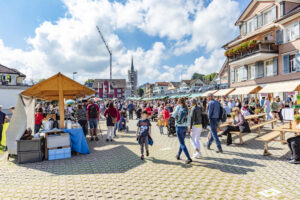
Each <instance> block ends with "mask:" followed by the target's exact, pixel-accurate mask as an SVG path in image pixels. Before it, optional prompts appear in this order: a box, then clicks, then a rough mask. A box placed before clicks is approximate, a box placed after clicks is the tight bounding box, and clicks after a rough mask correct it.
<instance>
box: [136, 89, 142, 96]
mask: <svg viewBox="0 0 300 200" xmlns="http://www.w3.org/2000/svg"><path fill="white" fill-rule="evenodd" d="M137 93H138V95H139V97H142V96H144V90H143V88H139V89H138V91H137Z"/></svg>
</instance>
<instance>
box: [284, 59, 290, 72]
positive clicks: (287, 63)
mask: <svg viewBox="0 0 300 200" xmlns="http://www.w3.org/2000/svg"><path fill="white" fill-rule="evenodd" d="M283 72H284V73H285V74H288V73H290V55H285V56H283Z"/></svg>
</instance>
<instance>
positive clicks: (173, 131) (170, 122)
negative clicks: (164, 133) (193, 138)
mask: <svg viewBox="0 0 300 200" xmlns="http://www.w3.org/2000/svg"><path fill="white" fill-rule="evenodd" d="M167 128H168V136H170V135H175V134H176V127H175V118H174V117H170V119H169V120H168V125H167Z"/></svg>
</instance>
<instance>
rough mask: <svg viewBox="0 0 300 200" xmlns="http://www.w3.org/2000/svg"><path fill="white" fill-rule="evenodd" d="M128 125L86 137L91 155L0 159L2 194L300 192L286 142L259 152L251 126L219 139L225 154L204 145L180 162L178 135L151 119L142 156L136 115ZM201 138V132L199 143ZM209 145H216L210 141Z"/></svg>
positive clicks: (294, 195) (231, 195)
mask: <svg viewBox="0 0 300 200" xmlns="http://www.w3.org/2000/svg"><path fill="white" fill-rule="evenodd" d="M103 124H104V123H102V125H103ZM103 126H104V125H103ZM129 128H130V131H131V132H130V133H120V134H119V136H118V138H116V140H115V141H114V142H112V143H111V142H109V143H107V142H105V140H104V137H103V139H101V140H100V141H99V142H89V145H90V149H91V154H89V155H78V156H73V157H72V158H71V159H65V160H56V161H44V162H41V163H33V164H24V165H17V164H15V163H14V162H7V161H6V159H2V160H1V161H0V184H1V187H0V199H22V200H23V199H239V200H240V199H299V197H300V182H299V180H300V166H299V165H291V164H288V163H286V161H285V157H286V156H287V153H288V149H287V146H286V145H285V146H284V145H282V144H280V143H278V142H277V143H275V142H273V143H270V152H272V156H269V157H264V156H262V152H263V143H262V142H259V141H256V140H255V137H256V136H257V135H256V134H255V133H251V134H247V135H246V136H245V142H246V143H245V144H244V145H232V146H230V147H227V146H225V145H224V146H223V150H224V153H223V154H217V153H215V152H214V151H209V150H207V149H205V148H203V145H202V149H201V151H202V155H203V158H202V159H198V160H195V162H193V163H192V164H191V165H185V164H184V163H183V161H177V160H176V159H175V155H176V152H177V150H178V147H179V145H178V141H177V138H175V137H168V136H166V135H160V134H159V131H158V128H157V127H156V126H153V130H154V131H153V138H154V142H155V144H154V146H153V147H151V149H150V157H148V158H146V160H145V161H142V160H140V158H139V146H138V145H137V142H136V140H135V133H134V132H133V131H134V130H136V121H132V122H130V124H129ZM165 131H166V130H165ZM223 140H224V139H223ZM205 141H206V135H205V134H203V135H202V137H201V144H203V143H204V142H205ZM235 142H238V139H236V140H235ZM186 143H187V146H188V148H189V150H190V153H192V152H191V144H190V142H189V141H188V140H186ZM223 143H224V142H223ZM212 148H216V147H215V146H214V144H213V146H212ZM182 158H184V155H183V156H182ZM270 189H273V190H275V192H278V193H277V194H274V196H270V197H265V196H264V195H262V194H260V193H259V192H261V191H265V190H270ZM270 195H272V192H271V193H270Z"/></svg>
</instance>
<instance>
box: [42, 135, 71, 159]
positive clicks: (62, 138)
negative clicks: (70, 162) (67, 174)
mask: <svg viewBox="0 0 300 200" xmlns="http://www.w3.org/2000/svg"><path fill="white" fill-rule="evenodd" d="M47 151H48V160H57V159H64V158H70V157H71V148H70V135H69V134H68V133H59V134H55V135H48V136H47Z"/></svg>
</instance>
